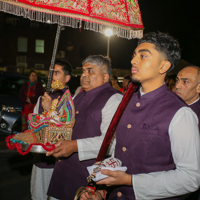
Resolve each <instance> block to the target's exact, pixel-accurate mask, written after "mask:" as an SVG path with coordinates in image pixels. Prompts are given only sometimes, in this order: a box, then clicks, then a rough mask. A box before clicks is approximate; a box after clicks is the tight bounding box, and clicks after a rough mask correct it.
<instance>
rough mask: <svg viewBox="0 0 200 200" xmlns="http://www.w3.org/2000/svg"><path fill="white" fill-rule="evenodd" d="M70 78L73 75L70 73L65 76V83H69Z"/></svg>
mask: <svg viewBox="0 0 200 200" xmlns="http://www.w3.org/2000/svg"><path fill="white" fill-rule="evenodd" d="M70 79H71V76H70V75H66V76H65V83H68V82H69V80H70Z"/></svg>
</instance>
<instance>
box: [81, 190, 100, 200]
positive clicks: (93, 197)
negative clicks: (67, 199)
mask: <svg viewBox="0 0 200 200" xmlns="http://www.w3.org/2000/svg"><path fill="white" fill-rule="evenodd" d="M99 192H100V191H99ZM100 193H101V192H100ZM101 196H102V195H100V194H99V193H97V192H95V193H94V194H91V193H88V192H84V193H82V194H81V196H80V200H102V197H101Z"/></svg>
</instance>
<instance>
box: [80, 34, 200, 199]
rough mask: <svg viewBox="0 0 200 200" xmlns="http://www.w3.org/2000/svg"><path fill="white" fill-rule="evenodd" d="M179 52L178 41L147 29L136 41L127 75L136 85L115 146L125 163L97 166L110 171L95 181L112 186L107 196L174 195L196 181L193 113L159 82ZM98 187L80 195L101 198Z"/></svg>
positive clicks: (198, 143)
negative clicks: (115, 167) (120, 168)
mask: <svg viewBox="0 0 200 200" xmlns="http://www.w3.org/2000/svg"><path fill="white" fill-rule="evenodd" d="M179 58H180V52H179V45H178V42H177V41H176V40H174V38H172V37H170V36H168V35H167V34H164V33H149V34H146V35H144V37H143V38H142V39H141V40H139V42H138V46H137V48H136V49H135V51H134V53H133V59H132V61H131V64H132V80H133V81H137V82H139V83H141V87H140V89H139V91H138V92H137V93H135V94H134V95H133V96H132V98H131V100H130V102H129V104H128V105H127V108H126V109H125V111H124V113H123V115H122V118H121V120H120V122H119V125H118V127H117V130H116V145H115V150H114V157H116V158H118V159H120V160H121V161H122V165H123V166H127V168H128V169H127V171H126V172H122V171H110V170H102V171H101V173H102V174H105V175H108V176H109V177H108V178H105V179H103V180H100V181H98V182H97V183H98V184H105V185H107V186H115V187H114V188H113V190H112V191H111V192H110V194H109V196H108V199H109V200H110V199H111V200H134V199H140V200H144V199H148V200H152V199H179V197H178V196H180V195H183V194H186V193H189V192H192V191H195V190H197V189H198V187H199V185H200V148H199V147H200V138H199V130H198V119H197V117H196V115H195V113H194V112H193V111H192V110H191V109H190V108H188V107H187V105H186V104H185V102H183V101H182V100H181V99H180V98H179V97H178V96H177V95H176V94H175V93H173V92H171V91H170V90H168V89H167V86H166V84H165V82H164V80H165V76H166V73H167V72H169V71H170V70H171V69H173V68H174V66H175V65H176V63H177V61H178V60H179ZM98 192H99V193H101V194H103V192H102V191H101V190H99V191H98ZM99 193H95V194H94V195H89V194H88V193H83V194H82V196H81V200H86V199H93V200H94V199H95V200H100V199H102V198H101V197H100V196H101V195H99ZM172 197H174V198H172Z"/></svg>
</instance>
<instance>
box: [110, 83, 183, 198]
mask: <svg viewBox="0 0 200 200" xmlns="http://www.w3.org/2000/svg"><path fill="white" fill-rule="evenodd" d="M183 106H186V104H185V103H184V102H183V101H182V100H181V99H180V98H179V97H178V96H177V95H176V94H175V93H173V92H171V91H169V90H168V89H167V87H166V85H165V84H164V85H163V86H161V87H160V88H158V89H156V90H154V91H152V92H150V93H147V94H144V95H143V96H141V95H140V92H137V93H135V94H134V95H133V97H132V98H131V100H130V102H129V104H128V106H127V108H126V110H125V111H124V114H123V116H122V118H121V120H120V123H119V125H118V128H117V131H116V148H115V157H116V158H118V159H120V160H121V161H122V165H123V166H127V168H128V170H127V173H128V174H140V173H150V172H156V171H168V170H173V169H175V168H176V166H175V164H174V161H173V158H172V152H171V144H170V138H169V134H168V128H169V125H170V122H171V120H172V118H173V116H174V115H175V113H176V112H177V111H178V110H179V109H180V108H181V107H183ZM108 199H109V200H111V199H112V200H117V199H120V200H134V199H135V195H134V191H133V187H132V186H131V187H128V186H123V187H117V188H115V189H114V190H113V191H112V192H111V194H110V196H109V198H108ZM170 199H179V198H170Z"/></svg>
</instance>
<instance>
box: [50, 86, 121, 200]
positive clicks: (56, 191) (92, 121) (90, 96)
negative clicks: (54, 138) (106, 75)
mask: <svg viewBox="0 0 200 200" xmlns="http://www.w3.org/2000/svg"><path fill="white" fill-rule="evenodd" d="M116 93H120V92H119V91H117V90H116V89H114V88H112V87H111V86H110V84H108V83H106V84H103V85H102V86H100V87H97V88H94V89H92V90H90V91H88V92H87V93H85V92H84V91H82V92H80V93H79V94H78V95H77V96H76V97H75V99H74V105H75V110H76V116H75V125H74V128H73V133H72V139H73V140H76V139H82V138H89V137H95V136H100V135H101V131H100V125H101V120H102V113H101V111H102V109H103V107H104V106H105V104H106V103H107V101H108V99H109V98H110V97H111V96H112V95H114V94H116ZM94 162H95V159H92V160H87V161H81V162H80V161H79V159H78V153H74V154H72V155H71V156H70V157H68V158H65V159H62V160H61V161H60V162H56V164H55V168H54V172H53V175H52V179H51V182H50V185H49V191H48V195H50V196H53V197H56V198H58V199H62V200H67V199H69V200H72V199H74V196H75V193H76V191H77V190H78V188H79V187H81V186H86V185H87V181H86V178H87V176H88V175H89V174H88V171H87V166H91V165H93V164H94Z"/></svg>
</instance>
